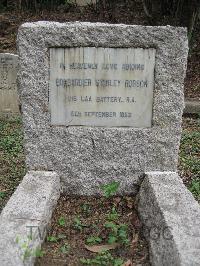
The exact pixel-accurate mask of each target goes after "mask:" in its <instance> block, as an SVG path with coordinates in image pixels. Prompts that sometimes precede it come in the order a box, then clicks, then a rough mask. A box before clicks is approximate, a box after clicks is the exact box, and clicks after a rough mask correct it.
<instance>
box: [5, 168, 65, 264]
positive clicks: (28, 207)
mask: <svg viewBox="0 0 200 266" xmlns="http://www.w3.org/2000/svg"><path fill="white" fill-rule="evenodd" d="M59 196H60V179H59V177H58V175H57V174H56V173H55V172H44V171H30V172H28V173H27V174H26V176H25V177H24V179H23V180H22V182H21V184H20V185H19V186H18V188H17V189H16V191H15V192H14V194H13V195H12V197H11V198H10V200H9V201H8V203H7V205H6V206H5V208H4V209H3V211H2V213H1V216H0V236H1V237H0V265H1V266H16V265H17V266H20V265H33V264H34V260H35V256H37V255H36V250H37V248H39V247H40V245H41V243H42V242H43V239H44V237H45V234H46V229H47V225H48V223H49V221H50V219H51V215H52V212H53V209H54V207H55V206H56V203H57V200H58V198H59ZM30 236H32V239H30ZM24 245H27V247H26V248H25V247H24Z"/></svg>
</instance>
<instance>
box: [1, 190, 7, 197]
mask: <svg viewBox="0 0 200 266" xmlns="http://www.w3.org/2000/svg"><path fill="white" fill-rule="evenodd" d="M5 196H6V192H4V191H1V192H0V199H3V198H5Z"/></svg>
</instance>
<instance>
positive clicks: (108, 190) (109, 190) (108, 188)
mask: <svg viewBox="0 0 200 266" xmlns="http://www.w3.org/2000/svg"><path fill="white" fill-rule="evenodd" d="M119 185H120V183H119V182H116V181H113V182H111V183H109V184H106V185H102V186H101V189H102V191H103V195H104V196H105V197H106V198H110V197H111V196H113V195H115V194H116V192H117V190H118V188H119Z"/></svg>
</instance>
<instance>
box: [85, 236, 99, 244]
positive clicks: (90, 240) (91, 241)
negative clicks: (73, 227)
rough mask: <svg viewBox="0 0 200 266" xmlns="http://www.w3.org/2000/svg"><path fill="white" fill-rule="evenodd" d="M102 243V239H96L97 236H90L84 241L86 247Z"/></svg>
mask: <svg viewBox="0 0 200 266" xmlns="http://www.w3.org/2000/svg"><path fill="white" fill-rule="evenodd" d="M101 242H102V238H100V237H98V236H90V237H88V238H87V239H86V243H87V244H88V245H95V244H99V243H101Z"/></svg>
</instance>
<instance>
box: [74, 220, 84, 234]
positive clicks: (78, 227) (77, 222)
mask: <svg viewBox="0 0 200 266" xmlns="http://www.w3.org/2000/svg"><path fill="white" fill-rule="evenodd" d="M84 227H86V225H85V224H82V222H81V220H80V218H79V217H76V218H75V219H74V228H75V229H76V230H79V231H82V230H83V228H84Z"/></svg>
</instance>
